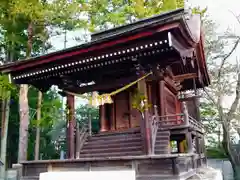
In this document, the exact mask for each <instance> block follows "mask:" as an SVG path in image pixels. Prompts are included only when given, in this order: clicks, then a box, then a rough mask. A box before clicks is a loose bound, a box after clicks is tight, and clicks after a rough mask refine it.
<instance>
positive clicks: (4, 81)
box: [0, 75, 16, 100]
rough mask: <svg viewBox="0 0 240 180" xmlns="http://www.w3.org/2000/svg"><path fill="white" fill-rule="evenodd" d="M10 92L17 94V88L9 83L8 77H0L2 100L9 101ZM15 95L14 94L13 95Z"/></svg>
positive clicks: (0, 96)
mask: <svg viewBox="0 0 240 180" xmlns="http://www.w3.org/2000/svg"><path fill="white" fill-rule="evenodd" d="M8 91H10V92H12V93H13V92H15V91H16V87H15V85H13V84H11V83H10V82H9V78H8V76H6V75H0V100H1V99H7V98H8V97H7V96H8V93H7V92H8ZM13 94H14V93H13Z"/></svg>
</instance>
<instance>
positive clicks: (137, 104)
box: [132, 90, 151, 113]
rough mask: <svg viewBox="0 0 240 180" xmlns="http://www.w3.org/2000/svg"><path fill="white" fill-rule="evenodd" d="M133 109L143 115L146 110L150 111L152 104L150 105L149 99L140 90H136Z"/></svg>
mask: <svg viewBox="0 0 240 180" xmlns="http://www.w3.org/2000/svg"><path fill="white" fill-rule="evenodd" d="M132 107H133V108H134V109H137V110H138V111H139V112H141V113H143V112H144V110H145V109H149V108H150V107H151V104H148V102H147V97H146V96H145V95H144V94H143V93H141V92H140V91H139V90H135V92H134V93H133V97H132Z"/></svg>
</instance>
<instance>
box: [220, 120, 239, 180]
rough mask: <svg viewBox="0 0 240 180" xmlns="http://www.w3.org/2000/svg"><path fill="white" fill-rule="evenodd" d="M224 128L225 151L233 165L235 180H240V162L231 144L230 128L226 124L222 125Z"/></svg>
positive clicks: (223, 142)
mask: <svg viewBox="0 0 240 180" xmlns="http://www.w3.org/2000/svg"><path fill="white" fill-rule="evenodd" d="M222 127H223V141H222V144H223V149H224V151H225V153H226V155H227V157H228V159H229V161H230V163H231V165H232V168H233V176H234V180H240V162H239V161H238V156H237V154H236V153H235V152H234V151H233V149H232V148H233V147H231V142H230V134H229V130H228V129H229V128H228V127H226V124H225V123H223V124H222Z"/></svg>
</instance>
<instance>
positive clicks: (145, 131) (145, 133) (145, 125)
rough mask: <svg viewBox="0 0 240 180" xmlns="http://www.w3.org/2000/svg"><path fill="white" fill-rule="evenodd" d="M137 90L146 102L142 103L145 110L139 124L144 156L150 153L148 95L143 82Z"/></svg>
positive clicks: (143, 81)
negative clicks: (145, 98)
mask: <svg viewBox="0 0 240 180" xmlns="http://www.w3.org/2000/svg"><path fill="white" fill-rule="evenodd" d="M138 89H139V91H140V92H141V93H143V94H144V95H145V97H147V100H146V101H145V102H144V105H145V110H144V112H143V119H142V122H141V123H140V124H141V133H142V137H143V142H144V151H145V153H146V154H150V153H151V140H152V139H151V129H150V118H149V109H148V93H147V83H146V81H145V80H142V81H139V82H138Z"/></svg>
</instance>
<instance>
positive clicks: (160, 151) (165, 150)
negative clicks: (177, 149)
mask: <svg viewBox="0 0 240 180" xmlns="http://www.w3.org/2000/svg"><path fill="white" fill-rule="evenodd" d="M154 153H155V154H170V149H168V148H166V149H155V150H154Z"/></svg>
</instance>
